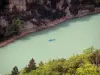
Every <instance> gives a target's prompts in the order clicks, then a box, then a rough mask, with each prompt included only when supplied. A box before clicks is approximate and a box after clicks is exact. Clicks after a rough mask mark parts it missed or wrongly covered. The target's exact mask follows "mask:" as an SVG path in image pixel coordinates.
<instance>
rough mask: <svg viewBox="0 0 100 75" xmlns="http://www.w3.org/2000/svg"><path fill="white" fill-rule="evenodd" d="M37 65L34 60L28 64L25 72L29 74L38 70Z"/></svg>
mask: <svg viewBox="0 0 100 75" xmlns="http://www.w3.org/2000/svg"><path fill="white" fill-rule="evenodd" d="M35 64H36V63H35V61H34V59H33V58H32V59H31V60H30V62H29V64H28V66H27V67H25V72H26V73H28V72H30V71H32V70H36V65H35Z"/></svg>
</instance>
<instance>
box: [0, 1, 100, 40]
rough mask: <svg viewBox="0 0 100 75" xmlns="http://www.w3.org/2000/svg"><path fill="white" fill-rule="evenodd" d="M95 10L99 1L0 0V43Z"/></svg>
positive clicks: (99, 3) (99, 4)
mask: <svg viewBox="0 0 100 75" xmlns="http://www.w3.org/2000/svg"><path fill="white" fill-rule="evenodd" d="M96 8H100V0H0V41H4V40H6V39H8V38H10V37H12V36H15V35H18V34H20V33H21V32H22V31H25V30H26V29H28V28H33V27H36V28H39V27H40V26H43V25H45V26H47V24H46V22H51V21H54V20H56V19H60V18H62V17H64V16H68V17H75V16H77V17H80V16H81V15H83V14H86V13H92V12H95V9H96ZM99 10H100V9H99Z"/></svg>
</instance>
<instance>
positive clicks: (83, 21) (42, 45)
mask: <svg viewBox="0 0 100 75" xmlns="http://www.w3.org/2000/svg"><path fill="white" fill-rule="evenodd" d="M50 39H51V41H50ZM52 39H53V41H52ZM91 46H94V47H95V48H100V14H97V15H90V16H87V17H83V18H77V19H72V20H68V21H66V22H63V23H60V24H58V25H57V26H55V27H52V28H48V29H46V30H42V31H39V32H35V33H32V34H29V35H28V36H25V37H23V38H20V39H18V40H17V41H15V42H14V43H11V44H9V45H8V46H6V47H4V48H0V75H4V74H6V73H9V72H10V71H11V70H12V68H13V67H14V66H17V67H18V68H19V69H22V68H24V67H25V66H26V65H27V64H28V62H29V60H30V59H31V58H34V59H35V61H36V62H37V63H39V62H40V61H44V62H47V61H48V60H51V59H57V58H68V57H70V56H72V55H73V54H77V53H81V52H82V51H83V50H84V49H86V48H89V47H91Z"/></svg>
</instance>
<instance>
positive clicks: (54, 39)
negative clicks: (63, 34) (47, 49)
mask: <svg viewBox="0 0 100 75" xmlns="http://www.w3.org/2000/svg"><path fill="white" fill-rule="evenodd" d="M55 40H56V39H49V40H48V41H50V42H52V41H55Z"/></svg>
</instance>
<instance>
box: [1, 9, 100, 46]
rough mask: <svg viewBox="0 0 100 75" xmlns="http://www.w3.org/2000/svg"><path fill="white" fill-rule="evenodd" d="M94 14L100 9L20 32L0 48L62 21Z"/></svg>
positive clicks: (99, 11)
mask: <svg viewBox="0 0 100 75" xmlns="http://www.w3.org/2000/svg"><path fill="white" fill-rule="evenodd" d="M95 13H100V8H96V9H95V12H92V13H89V12H88V13H86V12H85V13H84V14H82V13H81V14H79V15H77V16H73V17H72V16H65V17H62V18H60V19H57V20H54V21H51V22H47V23H46V26H45V25H44V26H40V27H36V28H29V29H27V30H25V31H23V32H21V33H20V34H19V35H16V36H13V37H11V38H9V39H8V40H5V41H4V42H1V43H0V47H4V46H6V45H8V44H9V43H12V42H14V41H15V40H17V39H19V38H20V37H23V36H25V35H27V34H29V33H32V32H36V31H40V30H43V29H46V28H49V27H53V26H56V25H57V24H58V23H61V22H64V21H67V20H69V19H71V18H75V17H83V16H86V15H89V14H95Z"/></svg>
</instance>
